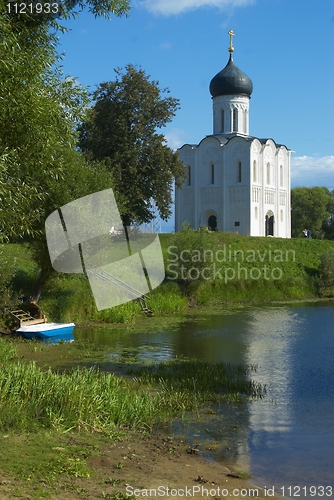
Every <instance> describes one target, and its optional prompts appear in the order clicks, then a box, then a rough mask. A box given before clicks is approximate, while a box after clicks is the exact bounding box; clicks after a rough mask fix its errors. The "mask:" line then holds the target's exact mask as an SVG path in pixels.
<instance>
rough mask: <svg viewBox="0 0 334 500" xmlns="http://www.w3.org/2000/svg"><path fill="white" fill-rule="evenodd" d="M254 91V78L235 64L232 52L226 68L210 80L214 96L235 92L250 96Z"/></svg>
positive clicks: (211, 91) (211, 92)
mask: <svg viewBox="0 0 334 500" xmlns="http://www.w3.org/2000/svg"><path fill="white" fill-rule="evenodd" d="M252 92H253V83H252V80H251V79H250V78H249V76H247V75H246V73H244V72H243V71H241V69H239V68H238V67H237V66H236V65H235V64H234V61H233V57H232V54H231V55H230V59H229V61H228V63H227V64H226V66H225V68H224V69H222V70H221V71H220V72H219V73H217V74H216V76H214V77H213V78H212V80H211V82H210V94H211V95H212V97H218V96H221V95H234V94H243V95H248V96H250V95H251V93H252Z"/></svg>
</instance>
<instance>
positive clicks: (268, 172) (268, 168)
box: [267, 163, 270, 184]
mask: <svg viewBox="0 0 334 500" xmlns="http://www.w3.org/2000/svg"><path fill="white" fill-rule="evenodd" d="M267 184H270V163H267Z"/></svg>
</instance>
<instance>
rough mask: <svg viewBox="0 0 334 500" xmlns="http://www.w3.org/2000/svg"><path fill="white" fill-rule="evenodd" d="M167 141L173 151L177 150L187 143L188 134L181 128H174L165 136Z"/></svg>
mask: <svg viewBox="0 0 334 500" xmlns="http://www.w3.org/2000/svg"><path fill="white" fill-rule="evenodd" d="M165 139H166V142H167V144H168V146H169V147H170V148H171V149H177V148H180V147H181V146H183V144H185V143H186V142H187V140H186V139H187V132H186V131H185V130H181V129H179V128H173V129H171V130H170V131H169V132H167V134H165Z"/></svg>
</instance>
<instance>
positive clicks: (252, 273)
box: [0, 231, 334, 325]
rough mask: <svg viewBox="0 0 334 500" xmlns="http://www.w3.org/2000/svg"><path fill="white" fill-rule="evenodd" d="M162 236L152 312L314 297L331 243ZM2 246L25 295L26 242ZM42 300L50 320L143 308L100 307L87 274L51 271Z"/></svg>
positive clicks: (133, 313) (125, 314)
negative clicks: (160, 275)
mask: <svg viewBox="0 0 334 500" xmlns="http://www.w3.org/2000/svg"><path fill="white" fill-rule="evenodd" d="M160 241H161V246H162V252H163V257H164V265H165V271H166V278H165V280H164V282H163V283H162V284H161V285H160V286H159V287H157V288H156V289H155V290H153V291H152V292H150V294H149V296H150V299H149V300H148V304H147V305H148V307H149V309H151V310H152V311H153V313H154V314H155V315H169V314H172V313H173V314H175V313H186V312H187V311H188V310H189V308H191V309H194V308H208V307H214V308H215V307H217V308H226V307H233V306H235V305H243V304H256V303H258V304H260V303H268V302H275V301H284V300H308V299H316V298H319V277H320V270H319V266H320V257H321V255H323V254H324V253H325V252H326V251H328V250H329V249H333V248H334V242H333V241H328V240H308V239H279V238H256V237H247V236H240V235H237V234H234V233H208V232H205V231H181V232H180V233H175V234H162V235H160ZM0 252H1V258H2V261H6V269H7V270H8V269H10V268H13V272H12V277H11V278H10V277H8V283H9V284H10V286H11V290H12V291H11V292H10V293H11V294H12V296H13V297H15V296H16V297H20V296H26V297H28V296H30V294H31V292H32V289H33V288H34V286H35V283H36V281H37V278H38V273H39V270H38V268H37V267H36V265H35V264H34V262H33V260H32V258H31V254H30V250H29V248H28V247H27V246H25V245H2V246H1V247H0ZM0 284H1V283H0ZM327 296H328V295H327ZM4 302H6V301H4ZM9 303H10V297H8V300H7V304H9ZM39 305H40V307H41V309H42V310H43V313H44V314H46V316H47V318H48V319H49V321H56V322H59V321H60V322H69V321H71V322H72V321H73V322H75V323H76V324H77V325H78V324H87V323H89V324H90V323H92V322H96V323H102V324H122V323H123V324H131V323H133V322H135V321H137V320H138V318H140V317H141V316H142V315H143V313H142V311H141V309H140V306H139V304H138V303H137V302H136V301H132V302H128V303H126V304H121V305H119V306H117V307H113V308H111V309H105V310H102V311H97V310H96V306H95V303H94V299H93V296H92V293H91V290H90V287H89V283H88V280H87V278H86V277H85V276H83V275H74V274H64V273H56V272H53V273H52V274H51V276H50V277H49V279H48V280H47V282H46V283H45V286H44V288H43V291H42V296H41V299H40V301H39ZM16 306H17V303H16Z"/></svg>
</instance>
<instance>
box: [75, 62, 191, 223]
mask: <svg viewBox="0 0 334 500" xmlns="http://www.w3.org/2000/svg"><path fill="white" fill-rule="evenodd" d="M115 72H116V80H115V81H112V82H105V83H101V84H100V85H99V87H98V89H97V90H96V92H95V93H94V99H95V101H96V102H95V105H94V106H93V107H92V108H90V109H89V111H88V113H87V118H86V120H85V121H84V122H83V123H82V125H81V126H80V128H79V131H80V138H79V147H80V149H81V150H82V151H83V152H85V153H86V154H87V156H88V157H89V158H92V159H95V160H103V161H105V162H106V163H107V165H108V166H109V168H110V172H111V174H112V177H113V179H114V181H115V184H116V188H117V189H116V198H117V201H118V202H120V203H121V204H122V206H123V211H122V212H121V215H122V218H123V222H124V224H125V225H130V223H133V222H135V223H142V222H148V221H150V220H152V218H153V217H154V208H153V206H152V202H154V204H155V206H156V208H157V210H158V212H159V214H160V217H161V218H162V219H164V220H167V219H168V217H169V216H170V214H171V204H172V189H173V182H174V179H175V178H176V179H177V184H178V185H179V186H181V185H182V181H183V180H184V176H185V168H184V166H183V164H182V163H181V162H180V161H179V159H178V154H177V153H175V152H174V151H172V150H171V149H170V148H169V147H168V146H167V144H166V142H165V137H164V135H163V134H161V133H157V129H161V128H162V127H164V126H165V125H166V124H167V123H168V122H170V121H171V120H172V118H173V116H175V113H176V111H177V109H178V108H179V100H178V99H175V98H173V97H170V96H169V95H168V94H169V90H168V89H163V90H161V89H160V88H159V82H157V81H150V80H149V78H150V77H149V76H148V75H146V73H145V72H144V71H143V70H142V69H136V68H135V67H134V66H132V65H128V66H126V68H125V70H122V69H117V70H115Z"/></svg>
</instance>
